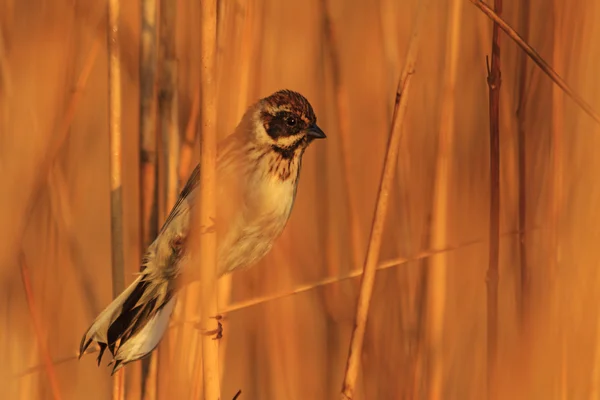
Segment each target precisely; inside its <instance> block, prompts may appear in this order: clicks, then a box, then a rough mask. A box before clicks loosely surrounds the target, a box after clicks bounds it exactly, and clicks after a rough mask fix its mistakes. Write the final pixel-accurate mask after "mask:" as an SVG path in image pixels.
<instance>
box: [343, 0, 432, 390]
mask: <svg viewBox="0 0 600 400" xmlns="http://www.w3.org/2000/svg"><path fill="white" fill-rule="evenodd" d="M427 5H428V0H422V1H420V2H419V5H418V10H417V17H416V21H415V26H414V29H413V33H412V36H411V39H410V42H409V45H408V46H409V47H408V53H407V56H406V64H405V65H404V70H403V71H402V75H401V76H400V81H399V82H398V88H397V90H396V100H395V104H394V114H393V118H392V129H391V132H390V136H389V141H388V145H387V152H386V156H385V163H384V166H383V172H382V175H381V181H380V184H379V193H378V195H377V203H376V206H375V215H374V217H373V224H372V227H371V235H370V236H371V237H370V240H369V246H368V248H367V256H366V259H365V264H364V274H363V279H362V282H361V286H360V294H359V296H358V305H357V309H356V319H355V325H354V330H353V332H352V339H351V342H350V349H349V351H348V361H347V364H346V371H345V374H344V381H343V385H342V392H341V398H342V399H346V400H348V399H349V400H352V399H353V398H354V391H355V388H356V380H357V377H358V369H359V363H360V359H361V354H362V347H363V341H364V336H365V330H366V326H367V317H368V313H369V305H370V302H371V295H372V293H373V284H374V282H375V272H376V270H377V261H378V258H379V250H380V249H381V239H382V235H383V228H384V222H385V215H386V213H387V206H388V200H389V194H390V193H389V192H390V186H391V184H392V180H393V178H394V173H395V172H396V161H397V156H398V149H399V144H400V137H401V132H402V131H401V129H400V128H401V126H402V123H403V122H404V116H405V114H406V108H407V105H408V94H409V90H410V83H411V77H412V75H413V73H414V68H415V64H416V61H417V55H418V50H419V34H420V31H421V25H422V21H423V15H424V14H425V9H426V8H427Z"/></svg>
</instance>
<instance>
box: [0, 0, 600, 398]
mask: <svg viewBox="0 0 600 400" xmlns="http://www.w3.org/2000/svg"><path fill="white" fill-rule="evenodd" d="M142 2H144V7H145V10H146V12H148V11H150V13H149V14H147V13H145V15H146V17H145V20H144V22H143V23H142ZM120 3H121V4H120V30H119V33H118V35H119V36H118V37H119V39H120V59H119V60H120V64H119V65H120V74H121V85H120V87H121V100H122V101H121V107H122V110H121V130H122V183H123V186H122V188H123V189H122V200H123V221H122V222H123V243H124V247H123V250H124V265H125V277H124V279H125V284H128V283H129V282H131V281H132V280H133V276H134V275H133V274H134V273H136V272H137V271H138V270H139V264H140V257H141V253H142V251H143V250H144V247H145V246H146V245H147V244H148V243H149V242H150V241H151V240H152V239H153V237H154V235H155V234H156V231H157V228H158V226H159V225H160V223H161V222H162V221H163V219H164V218H165V216H166V213H167V212H168V210H169V209H170V207H171V205H172V204H173V202H174V196H176V194H177V192H178V190H179V189H180V188H181V187H182V184H183V182H185V180H186V179H187V176H188V174H189V172H190V171H191V167H193V165H194V164H195V163H196V162H198V160H199V154H200V152H199V150H198V142H197V141H196V140H195V138H196V136H197V131H198V126H199V120H200V119H201V110H200V107H201V104H202V101H201V95H200V93H201V91H200V87H201V86H200V54H201V52H200V47H201V46H200V43H201V35H200V21H201V15H200V7H201V4H200V2H199V1H192V0H179V1H151V0H141V1H140V0H137V1H121V2H120ZM158 3H160V4H158ZM418 3H419V0H410V1H393V0H378V1H357V0H351V1H341V0H312V1H298V2H293V1H277V0H246V1H241V0H221V1H219V2H218V4H217V5H218V15H217V71H218V79H217V85H216V90H217V95H218V103H217V105H218V106H217V112H218V119H217V124H218V126H217V132H218V137H219V138H222V137H224V136H225V135H227V134H228V133H230V132H232V131H233V129H234V127H235V125H236V124H237V122H238V120H239V119H240V117H241V115H242V113H243V111H244V110H245V108H246V107H247V105H248V104H250V103H251V102H254V101H255V100H256V99H258V98H259V97H263V96H266V95H268V94H270V93H272V92H274V91H276V90H278V89H282V88H289V89H294V90H297V91H300V92H301V93H303V94H304V95H305V96H306V97H307V98H308V99H309V100H310V101H311V103H312V104H313V106H314V108H315V110H316V112H317V115H318V117H319V125H320V126H321V127H322V128H323V129H324V130H325V132H326V133H327V134H328V139H327V140H326V141H323V142H319V143H317V144H315V145H313V146H311V148H310V149H309V150H308V151H307V154H306V156H305V158H304V165H303V171H302V172H303V173H302V178H301V180H300V188H299V192H298V198H297V201H296V206H295V209H294V212H293V213H292V217H291V220H290V223H289V224H288V226H287V228H286V230H285V232H284V234H283V236H282V237H281V238H280V239H279V241H278V242H277V244H276V246H275V247H274V249H273V251H272V252H271V253H270V254H269V255H268V256H267V257H266V258H265V259H264V260H263V261H262V262H261V263H260V265H258V266H256V267H255V268H253V269H250V270H247V271H242V272H237V273H235V274H234V275H232V276H230V277H226V278H223V279H221V281H220V283H219V294H220V300H219V304H220V309H226V308H227V307H230V308H231V307H232V308H234V309H235V311H232V312H229V313H226V314H225V319H224V321H223V324H224V337H223V339H222V340H221V342H220V345H219V346H220V368H221V374H222V380H221V398H222V399H231V398H233V397H234V396H235V395H236V393H237V392H238V390H241V391H242V393H241V395H240V396H239V399H240V400H245V399H261V400H262V399H330V398H337V397H338V396H339V392H340V390H341V385H342V381H343V377H344V370H345V365H346V358H347V356H348V347H349V344H350V337H351V332H352V330H353V328H354V318H355V310H356V304H357V297H358V293H359V287H360V278H359V277H358V276H359V274H358V273H354V274H353V276H354V277H353V278H351V279H342V277H345V276H348V275H349V274H351V272H352V271H356V270H357V269H360V268H362V264H363V260H364V258H365V255H366V251H367V245H368V241H369V232H370V227H371V221H372V218H373V214H374V208H375V202H376V197H377V190H378V185H379V181H380V176H381V171H382V167H383V160H384V156H385V152H386V144H387V141H388V137H389V134H390V125H391V121H392V111H393V106H394V97H395V90H396V85H397V83H398V79H399V77H400V73H401V71H402V68H403V65H404V63H405V60H406V52H407V48H408V44H409V39H410V34H411V31H412V29H413V28H414V23H415V17H414V16H415V11H416V8H417V4H418ZM154 9H157V10H159V12H158V13H157V15H156V16H155V17H154V22H153V21H152V18H153V17H152V12H151V11H152V10H154ZM502 15H503V18H504V19H505V20H506V21H508V22H509V24H511V25H512V26H513V27H515V28H516V29H517V30H518V31H519V32H520V33H521V34H522V35H523V36H524V37H525V39H526V40H528V41H529V43H530V44H531V45H533V46H534V47H535V48H536V49H537V50H538V52H539V53H540V54H541V55H542V56H543V57H544V58H545V59H546V60H547V61H548V62H549V63H550V64H551V65H552V66H553V67H554V68H555V70H556V71H557V72H558V73H559V74H560V75H561V76H562V77H563V78H564V79H565V80H566V81H567V82H568V83H569V85H571V87H573V88H574V90H575V91H576V92H577V93H579V94H580V95H581V96H582V97H583V98H584V99H586V101H588V102H589V103H590V104H591V105H592V108H593V109H595V110H600V79H598V77H597V71H599V70H600V32H599V30H600V27H596V26H595V24H594V21H598V20H600V4H599V3H598V2H595V1H593V0H569V1H568V0H553V1H550V2H549V1H542V0H527V1H508V0H507V1H505V2H504V7H503V13H502ZM153 24H154V25H153ZM142 25H146V26H147V29H151V28H152V26H154V27H155V28H156V27H157V26H158V25H160V27H161V28H160V32H159V33H158V34H157V35H156V37H154V38H152V35H150V36H148V37H145V40H144V41H141V34H140V32H141V29H142ZM150 31H151V30H150ZM150 31H148V30H147V31H146V32H150ZM500 36H501V44H500V46H501V54H502V55H501V58H502V64H501V71H502V85H501V88H500V104H499V109H500V114H499V131H500V142H499V145H500V214H499V230H500V239H499V267H498V268H499V281H498V314H497V321H498V324H497V331H496V332H495V333H497V340H498V352H497V365H496V369H495V371H496V373H495V383H494V391H493V393H491V396H490V397H494V398H497V399H544V400H550V399H600V330H599V329H598V322H599V318H598V316H597V315H599V311H600V310H598V306H597V304H598V300H599V295H598V294H597V293H598V292H599V291H600V290H599V289H600V274H599V273H598V268H596V267H598V266H599V263H600V252H599V251H598V248H599V247H598V240H599V239H600V230H599V229H598V226H600V212H599V211H598V207H597V204H599V201H600V184H598V183H597V180H598V178H597V172H594V171H599V170H600V157H597V155H596V153H597V149H598V148H600V147H599V146H600V129H598V125H597V124H596V123H595V122H594V121H593V119H592V118H590V117H589V116H588V115H586V114H585V113H584V112H583V111H582V110H581V109H580V107H578V106H577V105H576V104H575V103H573V101H571V100H570V99H569V98H567V97H566V96H565V95H564V94H563V92H562V91H561V90H560V89H558V88H557V87H556V86H554V85H553V84H552V83H551V81H550V80H549V79H548V78H547V77H546V76H545V75H544V74H543V73H542V72H541V71H540V70H539V69H538V68H537V67H536V66H535V65H534V64H533V63H532V62H531V61H529V60H526V59H525V58H524V55H523V52H522V51H521V50H520V49H519V48H518V47H517V46H516V45H515V44H514V43H513V42H512V41H510V40H509V39H508V38H507V37H506V36H505V35H504V34H502V33H501V35H500ZM153 42H154V45H153V44H152V43H153ZM491 42H492V23H491V22H490V21H489V20H488V18H487V17H485V16H484V15H483V14H482V13H481V12H480V11H479V10H478V9H477V8H476V7H474V6H473V5H472V4H471V3H470V2H468V1H466V0H444V1H441V0H431V1H430V6H429V9H428V11H427V14H426V15H425V17H424V21H423V26H422V28H421V40H420V50H419V58H418V62H417V66H416V73H415V74H414V75H413V76H412V87H411V90H410V94H409V98H408V109H407V113H406V118H405V119H404V123H403V125H402V128H401V129H402V138H401V142H400V155H399V157H398V161H397V169H396V172H397V173H396V175H395V178H394V184H393V189H392V193H391V195H390V204H389V209H388V212H387V216H386V223H385V231H384V235H383V242H382V248H381V253H380V257H379V258H380V262H381V263H383V264H384V265H387V266H389V268H385V269H381V270H379V271H378V272H377V275H376V279H375V286H374V290H373V298H372V301H371V305H370V310H369V318H368V322H367V328H366V336H365V341H364V346H363V351H362V355H361V358H360V361H361V368H360V370H359V376H358V386H357V389H356V393H355V400H358V399H368V400H372V399H461V400H462V399H483V398H486V396H488V384H487V377H486V371H487V370H488V367H489V365H488V364H489V360H488V351H487V337H488V335H487V332H488V330H487V324H488V322H487V315H488V313H487V311H486V296H487V294H486V293H487V292H486V274H487V269H488V262H489V253H490V252H489V244H490V242H489V240H488V238H489V231H490V230H489V221H490V218H489V215H490V211H489V208H490V206H489V202H490V161H489V160H490V150H489V140H490V139H489V137H490V134H489V123H490V119H489V114H488V86H487V82H486V78H487V71H486V56H487V55H490V54H491ZM140 43H145V44H144V46H145V47H144V46H142V49H145V50H143V53H142V55H140ZM140 56H142V57H140ZM107 57H108V50H107V6H106V2H104V1H97V0H86V1H81V0H79V1H78V0H70V1H64V0H56V1H53V2H50V1H45V0H21V1H16V0H0V176H2V182H1V188H2V189H1V192H0V193H1V195H0V226H1V229H0V299H1V300H0V358H1V359H2V363H1V365H0V387H1V388H2V395H1V397H2V398H5V399H11V400H12V399H47V398H48V399H110V398H114V397H113V394H112V391H113V381H112V378H111V377H110V373H109V372H110V371H109V370H108V369H107V368H105V367H104V366H102V367H100V368H98V367H97V366H96V362H95V355H87V356H84V357H83V359H82V360H80V361H78V360H77V357H76V355H77V348H78V345H79V341H80V339H81V335H82V334H83V332H84V330H85V329H86V328H87V327H88V326H89V324H90V323H91V321H92V319H93V318H94V317H95V316H96V315H97V313H98V312H99V311H100V310H101V309H102V308H103V307H104V306H105V305H106V304H108V302H109V301H110V300H111V298H112V296H113V294H112V285H113V278H112V272H111V254H112V253H111V217H110V202H111V199H110V188H111V180H110V173H109V162H110V156H109V154H110V152H109V118H108V115H109V111H108V104H109V97H108V92H109V91H108V88H109V82H108V61H107ZM140 59H144V60H147V61H146V62H148V63H149V64H142V68H140ZM153 63H155V64H154V65H156V69H155V70H152V69H148V68H144V66H146V67H147V65H152V64H153ZM152 82H156V83H155V85H153V84H152ZM434 250H443V251H439V252H435V251H434ZM328 278H329V283H328V284H326V285H320V284H318V283H319V282H322V281H323V280H325V279H328ZM298 288H308V290H304V291H301V293H298V294H294V295H289V293H291V292H293V291H297V290H296V289H298ZM185 293H186V294H185V297H186V298H185V299H184V300H183V301H180V302H179V304H178V307H177V311H176V314H175V317H174V319H173V325H174V327H173V329H171V330H169V332H168V334H167V335H166V337H165V339H164V340H163V342H162V343H161V345H160V346H159V348H158V351H157V352H155V353H154V354H153V356H152V357H151V358H150V359H148V360H146V361H144V362H137V363H134V364H130V365H128V366H127V367H126V368H125V369H124V370H125V374H124V378H125V379H124V391H122V392H123V393H121V396H116V397H122V398H124V399H128V400H129V399H132V400H137V399H144V400H147V399H148V400H150V399H168V398H180V397H181V398H191V397H190V396H191V395H192V393H198V391H197V390H198V389H197V388H198V383H199V382H198V379H199V378H198V377H199V375H197V373H196V372H195V368H197V360H198V359H199V357H200V356H199V350H198V349H197V347H198V346H197V342H198V340H197V338H198V331H197V329H196V328H195V326H194V322H195V321H197V320H198V317H199V315H198V310H197V309H196V308H195V304H197V302H196V301H195V300H194V301H192V299H193V298H195V296H197V295H198V290H197V288H194V289H191V290H189V291H187V292H185ZM279 294H281V296H280V295H279ZM286 294H288V295H286ZM236 304H237V306H236ZM105 362H106V361H105ZM196 398H197V397H196Z"/></svg>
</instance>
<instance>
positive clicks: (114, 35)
mask: <svg viewBox="0 0 600 400" xmlns="http://www.w3.org/2000/svg"><path fill="white" fill-rule="evenodd" d="M119 19H120V4H119V0H109V2H108V29H107V34H108V85H109V86H108V109H109V114H108V121H109V124H108V125H109V135H110V136H109V143H110V214H111V217H110V227H111V254H112V283H113V285H112V286H113V298H116V297H117V296H118V295H119V294H120V293H121V292H122V291H123V289H124V287H125V257H124V252H123V198H122V195H123V188H122V178H121V168H122V165H121V145H122V136H121V65H120V48H119ZM123 371H124V370H123V369H121V370H120V371H118V373H117V375H116V376H115V379H114V387H113V399H115V400H116V399H121V398H122V396H123V392H124V390H123V385H124V376H123Z"/></svg>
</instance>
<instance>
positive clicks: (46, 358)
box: [19, 252, 62, 400]
mask: <svg viewBox="0 0 600 400" xmlns="http://www.w3.org/2000/svg"><path fill="white" fill-rule="evenodd" d="M19 263H20V265H21V279H22V280H23V287H24V288H25V297H26V299H27V306H28V308H29V315H30V317H31V323H32V325H33V330H34V332H35V336H36V338H37V342H38V348H39V351H40V356H41V359H42V360H43V363H44V368H45V369H46V375H48V381H49V382H50V390H51V391H52V398H53V399H54V400H60V399H62V396H61V391H60V386H59V384H58V378H57V377H56V371H55V370H54V363H53V361H52V357H51V356H50V351H49V350H48V345H47V344H46V338H45V335H44V329H43V327H42V321H41V320H40V317H39V314H38V309H37V307H36V304H35V299H34V296H33V289H32V288H31V278H30V277H29V268H27V263H26V262H25V255H24V254H23V253H22V252H21V253H20V255H19Z"/></svg>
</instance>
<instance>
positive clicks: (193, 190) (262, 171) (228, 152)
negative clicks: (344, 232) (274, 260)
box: [79, 90, 325, 374]
mask: <svg viewBox="0 0 600 400" xmlns="http://www.w3.org/2000/svg"><path fill="white" fill-rule="evenodd" d="M316 122H317V118H316V116H315V113H314V111H313V108H312V106H311V105H310V103H309V102H308V100H306V98H304V97H303V96H302V95H301V94H299V93H297V92H293V91H290V90H281V91H278V92H276V93H274V94H272V95H270V96H268V97H266V98H263V99H261V100H259V101H258V102H256V103H255V104H254V105H252V106H250V107H249V109H248V110H247V111H246V113H245V114H244V116H243V117H242V120H241V122H240V123H239V125H238V126H237V128H236V129H235V131H234V133H233V134H232V135H230V136H228V137H226V138H225V139H223V140H222V141H221V142H220V143H219V144H218V153H217V167H216V174H217V186H218V189H217V215H216V220H215V227H214V228H215V229H216V234H217V246H218V247H217V273H218V276H222V275H224V274H227V273H229V272H232V271H234V270H237V269H240V268H246V267H249V266H252V265H253V264H256V263H257V262H258V261H259V260H260V259H261V258H263V257H264V256H265V255H266V254H267V253H268V252H269V250H270V249H271V247H272V246H273V242H274V241H275V240H276V239H277V238H278V237H279V236H280V235H281V232H282V231H283V229H284V227H285V225H286V223H287V221H288V219H289V216H290V213H291V211H292V207H293V205H294V199H295V197H296V190H297V188H298V177H299V174H300V167H301V164H302V156H303V154H304V151H305V150H306V148H307V147H308V146H309V145H310V143H311V142H312V141H313V140H314V139H322V138H325V133H323V131H322V130H321V129H320V128H319V127H318V126H317V124H316ZM199 168H200V166H199V165H198V166H196V168H195V169H194V171H193V172H192V174H191V176H190V178H189V179H188V181H187V183H186V185H185V187H184V188H183V190H182V191H181V193H180V195H179V198H178V200H177V202H176V203H175V206H174V207H173V209H172V210H171V213H170V214H169V216H168V217H167V219H166V221H165V223H164V225H163V226H162V228H161V230H160V232H159V234H158V236H157V237H156V239H155V240H154V242H152V244H151V245H150V246H149V248H148V249H147V251H146V253H145V255H144V257H143V260H142V270H141V272H140V274H139V276H138V277H137V279H136V280H135V281H134V282H133V283H132V284H131V285H130V286H129V287H128V288H127V289H125V290H124V291H123V292H122V293H121V294H120V295H119V296H118V297H117V298H116V299H114V300H113V301H112V303H110V304H109V305H108V306H107V307H106V308H105V309H104V310H103V311H102V312H101V313H100V314H99V315H98V317H97V318H96V319H95V321H94V322H93V324H92V325H91V326H90V328H89V329H88V330H87V331H86V332H85V334H84V335H83V338H82V340H81V345H80V349H79V351H80V355H79V357H80V358H81V356H82V355H83V354H84V352H85V350H86V349H87V348H88V346H90V344H91V343H92V342H93V341H96V342H97V343H98V345H99V346H100V352H99V355H98V365H99V364H100V361H101V360H102V355H103V354H104V351H105V350H106V349H107V348H108V350H109V351H110V353H111V354H112V356H113V360H112V361H111V363H110V364H114V366H113V370H112V374H114V373H115V372H116V371H118V370H119V369H120V368H122V367H123V366H124V365H125V364H127V363H130V362H132V361H136V360H139V359H141V358H143V357H145V356H147V355H149V354H150V353H151V352H152V351H153V350H154V349H155V348H156V346H157V345H158V343H159V342H160V340H161V338H162V337H163V334H164V332H165V330H166V328H167V326H168V324H169V319H170V316H171V313H172V312H173V308H174V307H175V303H176V300H177V293H178V289H179V288H180V287H181V286H182V285H183V284H185V283H189V282H190V281H192V280H194V279H196V277H195V274H197V268H196V266H193V265H189V259H190V251H189V249H187V246H186V238H187V237H188V231H189V224H190V213H191V211H192V208H193V207H194V205H195V204H196V196H198V194H199V191H200V190H201V188H200V187H199V186H198V183H199V179H200V169H199ZM110 364H109V365H110Z"/></svg>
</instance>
